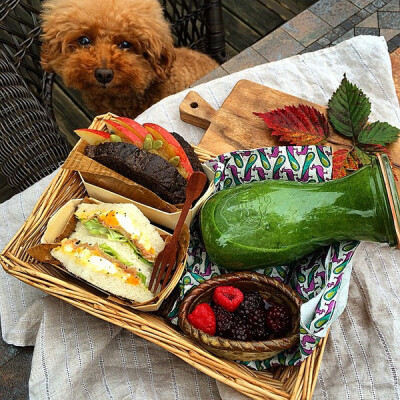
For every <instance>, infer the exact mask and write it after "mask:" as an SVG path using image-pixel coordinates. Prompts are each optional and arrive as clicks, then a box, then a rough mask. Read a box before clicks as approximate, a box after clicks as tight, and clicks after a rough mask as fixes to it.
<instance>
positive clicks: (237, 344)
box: [179, 271, 302, 361]
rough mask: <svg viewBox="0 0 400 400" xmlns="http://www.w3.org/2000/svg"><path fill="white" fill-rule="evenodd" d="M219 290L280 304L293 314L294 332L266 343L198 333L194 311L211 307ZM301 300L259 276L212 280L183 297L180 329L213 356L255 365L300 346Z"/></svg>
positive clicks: (244, 273)
mask: <svg viewBox="0 0 400 400" xmlns="http://www.w3.org/2000/svg"><path fill="white" fill-rule="evenodd" d="M218 286H233V287H236V288H238V289H240V290H241V291H242V292H251V291H258V292H259V293H260V295H261V297H263V298H264V299H265V300H266V301H267V302H279V304H281V305H284V306H285V307H286V308H287V309H289V310H290V314H291V316H292V321H291V328H290V330H289V332H288V333H287V334H286V335H285V337H281V338H276V339H269V340H264V341H241V340H230V339H225V338H222V337H219V336H210V335H208V334H207V333H205V332H203V331H201V330H199V329H196V328H195V327H194V326H193V325H192V324H191V323H190V322H189V320H188V319H187V317H188V315H189V314H190V313H191V312H192V311H193V310H194V308H195V307H196V306H197V305H198V304H201V303H210V302H211V299H212V294H213V292H214V290H215V288H216V287H218ZM301 303H302V301H301V299H300V297H299V296H298V295H297V293H296V292H295V291H294V290H292V289H291V288H289V286H286V285H284V284H283V283H281V282H279V281H278V280H277V279H273V278H270V277H268V276H266V275H262V274H259V273H256V272H248V271H242V272H236V273H232V274H223V275H220V276H216V277H213V278H211V279H208V280H206V281H205V282H203V283H201V284H200V285H199V286H197V287H195V288H194V289H193V290H191V291H190V292H189V293H188V294H187V296H185V297H184V299H183V301H182V304H181V306H180V309H179V326H180V327H181V328H182V330H183V331H184V332H185V333H187V334H188V335H189V336H190V337H192V338H195V339H196V340H198V341H199V342H200V343H202V345H203V347H205V348H206V349H207V350H209V351H210V352H211V353H214V354H217V355H220V356H222V357H225V358H228V359H229V360H241V361H253V360H263V359H266V358H270V357H273V356H275V355H277V354H278V353H280V352H281V351H283V350H285V349H289V348H291V347H294V346H296V344H298V342H299V340H300V339H299V321H300V306H301Z"/></svg>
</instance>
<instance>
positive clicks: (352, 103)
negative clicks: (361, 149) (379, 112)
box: [328, 74, 371, 138]
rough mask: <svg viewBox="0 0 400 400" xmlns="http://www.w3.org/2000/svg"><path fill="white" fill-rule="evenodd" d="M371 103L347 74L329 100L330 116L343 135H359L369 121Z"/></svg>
mask: <svg viewBox="0 0 400 400" xmlns="http://www.w3.org/2000/svg"><path fill="white" fill-rule="evenodd" d="M370 112H371V103H370V102H369V100H368V97H367V96H366V95H365V94H364V92H363V91H362V90H361V89H359V88H358V87H357V86H356V85H354V84H352V83H351V82H350V81H349V80H348V79H347V78H346V74H345V75H344V77H343V80H342V82H341V83H340V86H339V88H338V89H337V90H336V92H335V93H334V94H333V95H332V97H331V98H330V100H329V102H328V118H329V121H330V123H331V124H332V125H333V127H334V128H335V129H336V130H337V131H338V132H339V133H341V134H342V135H345V136H348V137H356V138H357V137H358V135H359V134H360V132H361V131H362V130H363V128H364V126H365V124H366V123H367V121H368V117H369V114H370Z"/></svg>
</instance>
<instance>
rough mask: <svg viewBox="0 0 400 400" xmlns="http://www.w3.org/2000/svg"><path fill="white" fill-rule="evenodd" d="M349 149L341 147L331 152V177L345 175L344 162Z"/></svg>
mask: <svg viewBox="0 0 400 400" xmlns="http://www.w3.org/2000/svg"><path fill="white" fill-rule="evenodd" d="M348 154H349V150H346V149H341V150H337V151H335V152H334V153H333V159H332V179H338V178H343V177H344V176H346V168H345V162H346V158H347V156H348Z"/></svg>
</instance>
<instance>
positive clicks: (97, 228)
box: [79, 218, 153, 266]
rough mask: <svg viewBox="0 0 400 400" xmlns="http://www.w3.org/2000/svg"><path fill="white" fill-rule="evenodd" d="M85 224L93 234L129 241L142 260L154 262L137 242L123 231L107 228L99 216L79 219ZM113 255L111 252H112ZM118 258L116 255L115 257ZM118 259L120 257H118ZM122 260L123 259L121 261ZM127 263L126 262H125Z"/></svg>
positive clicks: (148, 263)
mask: <svg viewBox="0 0 400 400" xmlns="http://www.w3.org/2000/svg"><path fill="white" fill-rule="evenodd" d="M79 220H80V221H81V222H82V223H83V225H84V226H85V227H86V229H87V230H88V231H89V232H90V233H91V234H92V235H101V236H107V239H109V240H115V241H118V242H125V243H127V244H128V245H129V246H130V247H131V248H132V250H133V251H134V252H135V253H136V255H137V256H138V257H139V258H140V260H142V261H143V262H144V263H145V264H147V265H150V266H152V265H153V263H152V262H150V261H148V260H146V259H145V258H144V257H143V255H142V253H141V252H140V250H139V249H138V248H137V247H136V246H135V244H134V243H133V242H132V241H131V240H130V239H129V238H127V237H126V236H125V235H123V234H122V233H119V232H117V231H116V230H114V229H111V228H107V227H106V226H104V225H103V224H102V223H100V222H99V221H98V219H97V218H93V219H90V220H83V219H79ZM110 255H111V254H110ZM115 258H116V257H115ZM117 259H118V258H117ZM121 262H122V261H121ZM124 264H125V263H124Z"/></svg>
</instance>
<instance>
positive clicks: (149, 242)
mask: <svg viewBox="0 0 400 400" xmlns="http://www.w3.org/2000/svg"><path fill="white" fill-rule="evenodd" d="M75 215H76V216H77V217H78V218H79V219H82V220H85V221H86V220H91V219H93V218H97V219H98V220H99V222H101V223H102V224H103V225H105V226H108V227H110V228H115V227H116V226H117V225H118V227H119V228H121V229H118V231H119V232H121V233H122V234H124V235H125V234H126V235H127V236H128V237H129V239H131V240H132V242H133V243H134V244H135V245H136V246H137V247H138V248H139V249H140V250H141V251H142V253H143V256H144V257H145V258H146V259H148V260H150V261H154V260H155V258H156V257H157V254H158V253H159V252H160V251H161V250H162V249H163V248H164V241H163V239H162V237H161V236H160V234H159V233H158V231H157V230H156V228H155V227H154V226H153V225H151V223H150V221H149V220H148V218H147V217H146V216H145V215H144V214H143V213H142V212H141V211H140V210H139V209H138V208H137V207H136V206H135V205H134V204H129V203H126V204H113V203H100V204H88V203H82V204H80V205H79V206H78V208H77V210H76V211H75ZM110 216H111V217H110ZM117 219H118V221H117Z"/></svg>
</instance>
